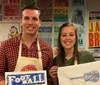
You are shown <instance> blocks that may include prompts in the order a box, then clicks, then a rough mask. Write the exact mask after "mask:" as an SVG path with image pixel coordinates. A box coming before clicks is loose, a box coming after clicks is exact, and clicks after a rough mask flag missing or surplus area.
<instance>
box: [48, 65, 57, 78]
mask: <svg viewBox="0 0 100 85" xmlns="http://www.w3.org/2000/svg"><path fill="white" fill-rule="evenodd" d="M57 71H58V66H53V67H51V68H50V70H49V74H50V76H51V78H57Z"/></svg>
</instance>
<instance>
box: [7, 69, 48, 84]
mask: <svg viewBox="0 0 100 85" xmlns="http://www.w3.org/2000/svg"><path fill="white" fill-rule="evenodd" d="M5 82H6V84H5V85H47V75H46V71H30V72H5Z"/></svg>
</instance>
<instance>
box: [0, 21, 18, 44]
mask: <svg viewBox="0 0 100 85" xmlns="http://www.w3.org/2000/svg"><path fill="white" fill-rule="evenodd" d="M19 33H20V24H19V23H18V22H1V23H0V43H1V42H3V41H4V40H6V39H8V38H12V37H15V36H17V35H18V34H19Z"/></svg>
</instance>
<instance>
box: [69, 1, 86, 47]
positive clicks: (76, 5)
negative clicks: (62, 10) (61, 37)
mask: <svg viewBox="0 0 100 85" xmlns="http://www.w3.org/2000/svg"><path fill="white" fill-rule="evenodd" d="M85 3H86V2H85V0H71V1H70V16H69V17H70V19H69V21H71V22H72V23H75V24H76V25H77V29H78V39H79V40H78V47H79V49H84V48H85V30H86V29H85Z"/></svg>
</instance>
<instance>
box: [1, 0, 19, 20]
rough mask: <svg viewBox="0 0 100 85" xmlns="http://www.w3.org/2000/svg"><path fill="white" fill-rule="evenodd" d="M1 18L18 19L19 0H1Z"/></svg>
mask: <svg viewBox="0 0 100 85" xmlns="http://www.w3.org/2000/svg"><path fill="white" fill-rule="evenodd" d="M2 4H3V5H2V7H3V12H2V13H3V20H19V19H20V0H3V1H2Z"/></svg>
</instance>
